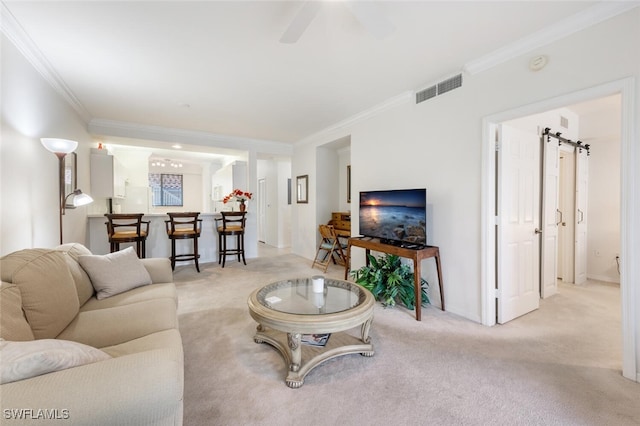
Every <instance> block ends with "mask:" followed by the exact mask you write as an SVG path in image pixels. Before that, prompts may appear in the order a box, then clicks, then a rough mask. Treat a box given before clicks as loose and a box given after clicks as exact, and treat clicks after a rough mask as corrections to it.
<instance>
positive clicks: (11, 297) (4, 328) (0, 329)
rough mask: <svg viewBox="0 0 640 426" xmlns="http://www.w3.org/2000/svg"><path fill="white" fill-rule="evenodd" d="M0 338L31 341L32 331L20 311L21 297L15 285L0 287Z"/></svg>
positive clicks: (7, 284) (2, 285)
mask: <svg viewBox="0 0 640 426" xmlns="http://www.w3.org/2000/svg"><path fill="white" fill-rule="evenodd" d="M0 337H1V338H3V339H5V340H33V339H34V337H33V331H31V327H29V323H28V322H27V319H26V318H25V316H24V312H23V311H22V296H20V289H18V287H17V286H16V285H15V284H11V283H6V282H4V281H3V282H2V284H1V285H0Z"/></svg>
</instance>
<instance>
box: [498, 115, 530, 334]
mask: <svg viewBox="0 0 640 426" xmlns="http://www.w3.org/2000/svg"><path fill="white" fill-rule="evenodd" d="M499 136H500V142H499V150H498V188H497V192H498V218H497V222H496V223H497V224H498V236H497V240H498V247H497V259H498V266H497V287H498V311H497V313H498V319H497V320H498V323H500V324H503V323H505V322H507V321H510V320H512V319H514V318H516V317H519V316H521V315H524V314H526V313H527V312H531V311H533V310H535V309H537V308H538V307H539V304H540V279H539V278H540V235H539V233H538V232H537V230H538V227H539V226H540V138H539V137H538V136H537V135H536V134H529V133H525V132H523V131H520V130H518V129H514V128H512V127H509V126H506V125H501V126H499Z"/></svg>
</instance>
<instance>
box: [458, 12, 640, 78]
mask: <svg viewBox="0 0 640 426" xmlns="http://www.w3.org/2000/svg"><path fill="white" fill-rule="evenodd" d="M638 6H640V2H638V1H629V2H607V1H603V2H600V3H597V4H595V5H594V6H591V7H590V8H588V9H585V10H584V11H582V12H579V13H576V14H575V15H572V16H569V17H568V18H565V19H562V20H560V21H558V22H556V23H555V24H552V25H549V26H548V27H545V28H543V29H542V30H540V31H537V32H535V33H533V34H531V35H529V36H527V37H523V38H521V39H519V40H516V41H515V42H513V43H511V44H509V45H507V46H504V47H501V48H500V49H497V50H494V51H493V52H491V53H489V54H488V55H485V56H483V57H481V58H478V59H475V60H473V61H470V62H467V63H466V64H465V65H464V67H463V69H464V70H465V71H466V72H467V73H469V74H471V75H474V74H477V73H480V72H482V71H486V70H488V69H490V68H493V67H495V66H496V65H499V64H501V63H503V62H506V61H508V60H510V59H513V58H516V57H518V56H520V55H523V54H525V53H528V52H531V51H532V50H534V49H537V48H539V47H542V46H546V45H548V44H550V43H553V42H555V41H557V40H560V39H562V38H565V37H567V36H569V35H571V34H573V33H576V32H578V31H581V30H583V29H585V28H588V27H590V26H592V25H596V24H599V23H600V22H603V21H606V20H607V19H610V18H613V17H614V16H617V15H620V14H622V13H625V12H627V11H629V10H631V9H633V8H636V7H638Z"/></svg>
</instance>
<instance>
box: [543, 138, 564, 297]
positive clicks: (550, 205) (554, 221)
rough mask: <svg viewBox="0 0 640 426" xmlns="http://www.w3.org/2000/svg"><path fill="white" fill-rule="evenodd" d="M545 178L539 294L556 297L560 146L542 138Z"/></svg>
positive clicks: (559, 218) (560, 219)
mask: <svg viewBox="0 0 640 426" xmlns="http://www.w3.org/2000/svg"><path fill="white" fill-rule="evenodd" d="M542 147H543V151H544V163H543V170H544V179H543V181H542V185H543V191H542V195H543V197H542V228H541V229H542V247H541V253H540V254H541V256H540V259H541V261H542V268H541V274H542V275H541V277H542V280H541V283H540V297H542V298H543V299H544V298H546V297H549V296H553V295H554V294H556V292H557V291H558V279H557V278H558V225H559V224H560V223H561V221H562V213H561V211H560V209H559V206H558V204H559V191H558V190H559V188H560V146H559V145H558V143H557V142H556V141H554V140H551V141H548V140H547V139H545V140H543V142H542Z"/></svg>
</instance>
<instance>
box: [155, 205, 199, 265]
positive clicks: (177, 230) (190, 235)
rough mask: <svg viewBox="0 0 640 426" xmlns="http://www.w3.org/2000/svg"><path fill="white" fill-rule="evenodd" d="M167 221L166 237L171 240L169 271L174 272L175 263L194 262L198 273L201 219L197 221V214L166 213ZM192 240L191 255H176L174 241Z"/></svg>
mask: <svg viewBox="0 0 640 426" xmlns="http://www.w3.org/2000/svg"><path fill="white" fill-rule="evenodd" d="M167 215H168V216H169V220H165V221H164V222H165V226H166V228H167V236H168V237H169V239H170V240H171V257H170V258H169V259H170V260H171V269H172V270H175V268H176V262H186V261H189V260H194V261H195V263H196V270H197V271H198V272H200V266H199V265H198V258H199V257H200V255H199V254H198V238H200V229H201V224H202V219H198V215H200V213H199V212H197V213H196V212H187V213H167ZM186 239H192V240H193V253H185V254H176V240H186Z"/></svg>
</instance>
